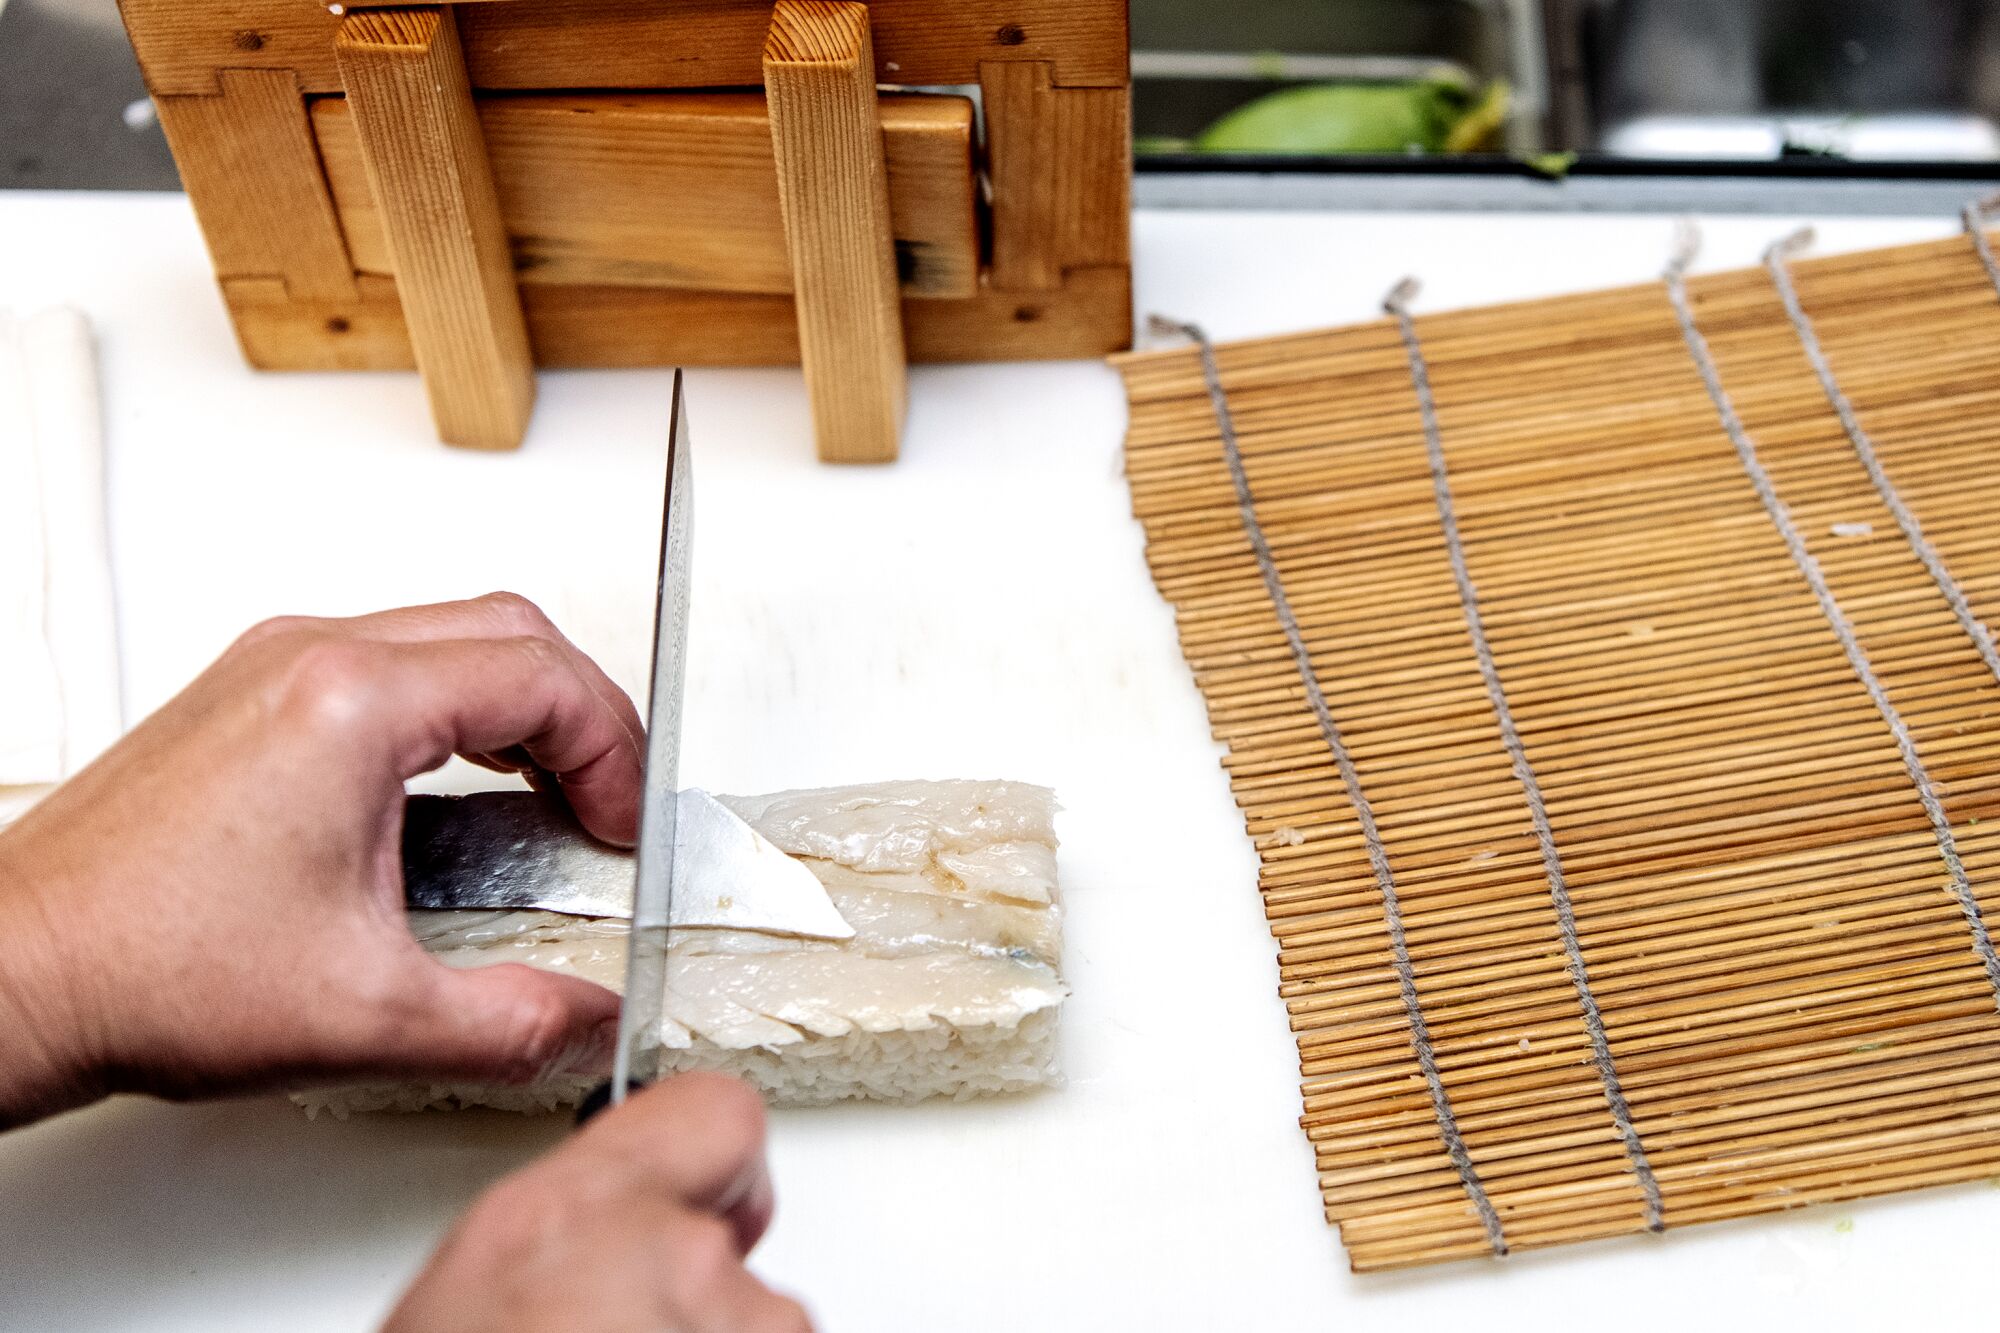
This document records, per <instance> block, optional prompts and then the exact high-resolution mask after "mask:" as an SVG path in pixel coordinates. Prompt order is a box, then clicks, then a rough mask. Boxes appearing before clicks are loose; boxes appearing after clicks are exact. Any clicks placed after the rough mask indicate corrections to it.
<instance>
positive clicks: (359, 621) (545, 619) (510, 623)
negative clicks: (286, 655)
mask: <svg viewBox="0 0 2000 1333" xmlns="http://www.w3.org/2000/svg"><path fill="white" fill-rule="evenodd" d="M288 629H301V630H306V631H309V632H312V633H320V634H327V633H331V634H338V635H342V636H345V637H352V638H360V639H370V640H376V641H379V642H384V643H435V642H440V641H444V640H448V639H509V638H520V637H534V638H540V639H547V640H548V641H549V642H550V643H553V644H554V645H555V646H556V647H557V648H559V649H561V650H562V651H563V653H564V654H565V655H566V656H567V657H568V658H569V659H570V662H571V664H572V665H574V666H575V667H576V670H577V673H578V674H579V675H581V676H582V677H583V680H584V683H585V684H586V685H588V686H590V688H591V689H592V691H593V692H595V693H596V694H597V695H598V697H599V698H601V699H602V700H603V701H604V704H605V706H606V707H608V708H609V709H610V710H611V711H612V713H613V714H614V715H615V716H616V717H617V718H618V720H619V722H620V723H621V724H622V725H623V726H624V728H625V730H626V732H627V734H628V735H630V737H631V739H632V748H633V749H634V750H635V751H638V752H640V753H643V752H644V751H645V747H646V742H645V725H644V724H643V723H642V722H640V720H639V710H638V709H637V708H635V707H634V706H633V704H632V700H631V697H630V696H629V695H627V694H626V693H625V691H624V690H622V689H620V688H619V687H618V684H617V682H616V681H614V680H612V679H611V677H610V676H609V675H607V674H606V673H605V671H604V668H603V667H601V666H599V665H598V664H597V661H596V659H594V658H592V657H591V656H590V654H588V653H586V652H584V651H583V650H582V649H581V648H579V647H577V646H576V645H575V644H574V643H572V642H570V639H569V636H567V635H565V634H564V633H563V632H562V630H560V629H559V628H557V626H556V623H555V621H553V620H552V619H550V618H549V615H548V613H547V612H545V611H543V610H542V608H541V607H539V606H537V605H535V603H534V602H532V601H530V600H529V599H528V598H526V597H523V596H521V595H520V594H519V593H513V592H489V593H487V594H486V595H485V596H483V597H473V598H469V599H467V600H465V601H458V602H432V603H428V604H426V605H422V606H403V607H397V608H395V609H393V610H389V611H375V612H371V613H369V614H368V615H361V616H346V617H335V618H327V619H322V618H319V617H307V616H282V617H279V618H278V619H276V620H271V621H266V622H265V623H264V624H262V625H260V626H258V627H257V629H256V630H254V631H252V633H253V634H261V635H264V636H270V635H273V634H278V633H282V632H284V631H286V630H288ZM468 757H469V758H470V757H474V756H468Z"/></svg>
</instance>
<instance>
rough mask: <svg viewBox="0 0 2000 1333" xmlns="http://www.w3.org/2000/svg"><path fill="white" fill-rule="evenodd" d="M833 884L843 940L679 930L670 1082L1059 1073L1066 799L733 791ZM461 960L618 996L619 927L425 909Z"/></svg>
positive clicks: (860, 1083)
mask: <svg viewBox="0 0 2000 1333" xmlns="http://www.w3.org/2000/svg"><path fill="white" fill-rule="evenodd" d="M720 799H721V801H722V802H723V804H725V805H727V806H728V807H729V808H730V809H732V810H734V811H735V812H736V813H737V814H738V815H740V816H741V817H742V818H743V819H745V820H746V821H747V822H748V823H749V824H750V825H751V826H752V827H753V828H755V829H756V830H757V831H758V832H759V833H761V834H762V835H763V836H764V837H766V838H768V839H769V840H770V841H771V842H772V843H774V844H775V845H776V846H777V847H778V848H780V849H781V850H783V851H784V852H787V853H789V854H790V855H792V856H793V857H795V858H797V859H798V860H800V861H801V862H802V863H803V864H804V865H805V866H806V867H807V868H809V869H810V870H811V871H812V872H813V874H814V875H815V876H816V877H817V878H818V879H819V881H820V883H821V884H822V885H823V886H824V887H825V889H826V892H827V895H828V897H829V898H830V899H831V901H832V903H833V905H834V906H835V908H837V909H838V910H839V912H840V914H841V916H842V917H844V918H845V919H846V921H847V923H848V924H849V925H850V926H852V927H853V928H854V932H855V933H854V937H853V938H852V939H848V940H840V941H833V940H820V939H805V938H801V937H799V936H795V935H781V934H773V933H764V932H757V931H748V930H734V929H720V928H712V927H676V928H675V931H674V935H673V943H672V947H671V949H670V950H669V953H668V960H667V999H666V1006H665V1018H664V1019H663V1021H662V1029H663V1030H662V1031H661V1033H660V1034H659V1035H660V1041H661V1048H662V1049H661V1068H662V1071H663V1073H676V1072H679V1071H681V1070H686V1069H712V1070H720V1071H722V1072H724V1073H729V1074H735V1075H737V1076H739V1077H742V1078H744V1079H747V1080H748V1081H749V1082H750V1083H751V1084H752V1085H754V1086H755V1087H757V1088H758V1089H759V1090H760V1091H762V1092H763V1093H764V1095H765V1098H766V1100H768V1101H769V1102H771V1103H772V1104H774V1105H778V1106H813V1105H822V1104H825V1103H829V1102H835V1101H840V1100H843V1099H847V1098H865V1099H869V1100H875V1101H897V1102H913V1101H921V1100H923V1099H925V1098H929V1097H953V1098H958V1099H965V1098H969V1097H975V1096H981V1095H985V1094H989V1093H1006V1092H1018V1091H1023V1090H1026V1089H1030V1088H1036V1087H1041V1086H1044V1085H1047V1084H1049V1083H1052V1082H1054V1081H1055V1079H1056V1077H1057V1075H1056V1050H1055V1046H1056V1017H1057V1013H1058V1010H1059V1009H1060V1006H1061V1004H1062V1001H1063V999H1064V997H1065V996H1066V995H1067V994H1068V990H1067V988H1066V987H1065V986H1064V985H1063V981H1062V976H1061V963H1062V903H1061V897H1060V893H1059V891H1058V888H1057V884H1056V839H1055V811H1056V804H1055V798H1054V793H1052V792H1050V791H1049V790H1048V789H1047V788H1044V787H1036V786H1029V785H1026V784H1023V783H1014V782H974V781H959V782H893V783H881V784H875V785H870V786H856V787H829V788H822V789H819V790H813V791H791V792H780V793H777V794H775V795H770V796H746V797H734V796H724V797H722V798H720ZM410 926H411V929H412V930H413V931H414V932H415V933H416V936H417V938H418V940H419V941H421V942H422V944H423V946H424V947H425V948H426V949H428V950H429V951H430V952H432V953H433V954H435V955H436V956H437V957H438V958H439V959H441V960H442V961H444V962H445V963H447V964H449V965H451V966H453V967H480V966H485V965H488V964H493V963H527V964H529V965H531V966H534V967H542V968H548V969H550V970H551V971H557V972H567V973H570V974H571V975H574V976H579V977H584V978H587V979H589V980H591V981H595V982H598V983H600V984H602V985H605V986H609V987H611V988H612V989H614V990H615V989H618V988H619V987H620V986H621V985H622V983H623V981H624V969H625V935H626V931H627V924H626V923H625V922H624V921H621V920H615V919H603V918H590V917H577V916H564V915H560V914H557V913H553V912H539V911H499V912H476V911H475V912H468V911H413V912H411V913H410ZM595 1081H596V1080H594V1079H590V1078H584V1077H578V1076H573V1075H563V1076H556V1077H551V1078H548V1079H545V1080H544V1081H542V1082H540V1083H537V1084H534V1085H532V1086H528V1087H518V1086H509V1087H500V1086H481V1085H471V1084H442V1083H441V1084H413V1085H407V1086H376V1087H359V1088H346V1089H336V1090H331V1091H320V1092H310V1093H302V1094H299V1095H298V1096H297V1097H296V1098H295V1100H297V1101H298V1102H299V1103H300V1104H301V1105H303V1106H305V1107H306V1108H307V1109H308V1111H310V1112H315V1113H316V1112H317V1111H319V1110H322V1109H324V1110H331V1111H333V1112H334V1113H336V1114H342V1115H344V1114H346V1113H347V1112H349V1111H356V1110H422V1109H426V1108H432V1107H459V1106H495V1107H502V1108H507V1109H512V1110H520V1111H540V1110H551V1109H554V1108H557V1107H562V1106H567V1105H573V1104H575V1103H576V1102H577V1101H579V1100H581V1099H582V1098H583V1096H585V1095H586V1094H587V1093H588V1092H589V1090H590V1088H591V1087H592V1085H593V1084H594V1083H595Z"/></svg>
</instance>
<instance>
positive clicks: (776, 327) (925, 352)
mask: <svg viewBox="0 0 2000 1333" xmlns="http://www.w3.org/2000/svg"><path fill="white" fill-rule="evenodd" d="M359 283H360V293H361V295H360V300H358V301H344V302H300V301H287V300H285V299H284V297H283V293H282V290H281V289H280V290H273V288H272V287H271V286H270V285H269V284H261V285H259V284H240V283H235V282H228V283H224V285H223V295H224V297H225V299H226V300H227V302H228V305H229V313H230V317H231V318H232V319H233V320H234V321H235V324H236V333H237V338H238V341H239V342H241V344H242V346H243V349H244V355H245V357H246V358H247V359H248V360H249V361H250V363H251V364H252V365H254V366H257V367H259V368H261V369H264V370H409V369H411V368H413V367H414V366H415V364H416V361H415V359H414V358H413V357H412V355H411V352H410V339H409V333H408V331H407V330H406V329H405V327H404V324H403V314H402V308H401V306H400V305H399V304H398V303H397V300H396V284H395V281H394V280H393V279H390V278H383V277H376V276H373V275H370V274H363V275H362V276H361V278H360V280H359ZM521 300H522V304H523V306H524V307H525V309H526V313H527V318H528V335H529V339H530V341H531V343H532V344H533V346H534V352H535V361H536V364H538V365H542V366H548V367H590V366H622V367H647V366H777V365H796V364H797V363H798V359H799V326H798V316H797V315H796V313H795V312H794V311H793V309H792V301H791V298H790V297H787V296H744V295H733V294H726V293H720V292H688V291H676V290H673V289H671V288H665V287H546V286H537V285H529V286H524V287H523V288H521ZM1131 308H1132V285H1131V275H1130V273H1129V272H1128V271H1127V270H1125V269H1122V268H1103V269H1078V270H1076V271H1075V272H1073V273H1071V274H1070V275H1069V281H1068V283H1067V284H1066V285H1065V286H1064V288H1063V289H1062V290H1060V291H1055V292H1039V293H1035V294H1034V295H1032V296H1029V297H1023V296H1022V295H1020V294H1019V293H1011V292H996V291H993V290H992V289H990V288H983V289H981V291H980V294H979V295H978V296H977V297H975V298H973V299H972V300H969V301H907V300H906V301H905V302H904V303H903V336H904V338H905V340H906V342H907V345H908V348H909V354H910V359H911V360H912V361H932V362H936V361H947V362H950V361H993V360H1032V359H1047V358H1067V357H1095V356H1103V355H1104V354H1106V353H1107V352H1111V351H1115V350H1116V349H1118V348H1120V347H1123V346H1125V345H1126V344H1127V342H1129V341H1130V330H1131Z"/></svg>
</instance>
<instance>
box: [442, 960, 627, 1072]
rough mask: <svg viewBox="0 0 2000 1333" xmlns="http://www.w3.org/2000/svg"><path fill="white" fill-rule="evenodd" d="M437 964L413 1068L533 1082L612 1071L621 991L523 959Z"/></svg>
mask: <svg viewBox="0 0 2000 1333" xmlns="http://www.w3.org/2000/svg"><path fill="white" fill-rule="evenodd" d="M433 966H434V967H435V968H436V976H435V986H434V990H435V995H434V997H433V1000H432V1003H431V1010H430V1016H429V1017H430V1021H429V1022H427V1023H426V1024H425V1025H424V1026H425V1031H424V1033H423V1036H422V1039H421V1040H422V1049H421V1050H412V1051H411V1052H410V1057H411V1064H412V1068H413V1071H415V1070H421V1071H422V1072H423V1073H425V1074H428V1075H433V1076H437V1077H450V1078H463V1079H473V1080H478V1081H481V1082H491V1083H504V1084H525V1083H533V1082H535V1081H536V1080H537V1079H540V1078H543V1077H546V1076H548V1075H550V1074H559V1073H567V1074H602V1073H605V1072H606V1071H608V1070H609V1069H610V1067H611V1052H612V1048H613V1046H615V1045H616V1044H617V1039H618V996H617V994H616V993H614V992H612V991H609V990H606V989H605V988H604V987H602V986H599V985H597V984H595V983H594V982H589V981H584V980H582V979H580V978H578V977H569V976H564V975H562V974H561V973H557V972H544V971H542V970H540V969H539V968H533V967H528V966H525V965H524V964H521V963H502V964H500V965H498V966H495V967H475V968H466V969H455V968H449V967H446V966H445V965H444V964H442V963H437V964H434V965H433ZM413 1035H414V1034H413Z"/></svg>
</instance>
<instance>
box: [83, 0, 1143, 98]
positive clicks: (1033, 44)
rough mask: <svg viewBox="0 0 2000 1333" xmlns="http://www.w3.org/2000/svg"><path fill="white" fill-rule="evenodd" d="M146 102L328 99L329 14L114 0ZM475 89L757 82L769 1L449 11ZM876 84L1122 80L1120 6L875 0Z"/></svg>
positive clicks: (581, 3) (268, 0)
mask: <svg viewBox="0 0 2000 1333" xmlns="http://www.w3.org/2000/svg"><path fill="white" fill-rule="evenodd" d="M119 8H120V9H121V11H122V12H123V13H124V16H125V26H126V29H127V31H128V32H130V34H131V36H132V44H133V47H134V48H135V50H136V51H137V52H138V55H139V64H140V68H141V69H142V70H143V71H144V72H145V76H146V87H147V89H148V90H149V91H151V92H152V93H153V94H154V96H156V97H157V96H161V95H165V94H169V93H212V92H214V91H215V75H216V71H217V70H224V69H289V70H292V71H294V72H295V73H296V74H297V76H298V79H299V84H300V86H301V88H302V89H303V90H304V91H306V92H308V93H337V92H339V91H340V90H341V80H340V70H339V67H338V65H337V63H336V62H335V60H334V56H333V38H334V33H335V31H336V29H337V28H338V27H339V24H340V19H339V18H338V16H336V15H334V14H332V13H329V12H328V10H327V7H326V5H325V4H324V3H321V2H320V0H119ZM454 9H456V10H457V11H458V13H459V17H460V23H461V25H462V26H461V34H462V37H463V41H464V44H465V57H466V63H467V66H468V68H469V70H470V73H471V77H472V82H473V85H474V86H475V87H478V88H485V89H513V90H529V89H563V88H621V89H622V88H633V89H667V88H726V87H750V86H754V85H756V84H758V83H760V82H762V80H763V74H762V69H763V59H762V56H763V47H764V33H765V29H766V28H767V27H768V25H769V23H770V17H771V6H770V3H769V0H535V2H534V3H524V2H523V0H514V2H513V3H485V4H467V5H458V6H454ZM869 17H870V21H871V26H872V29H873V33H874V45H875V78H876V80H877V81H878V82H881V83H891V84H896V83H900V84H910V85H917V84H924V85H932V84H970V83H976V82H978V81H979V65H980V62H981V61H985V60H996V59H1008V60H1014V59H1020V60H1046V61H1050V62H1052V63H1053V65H1054V67H1055V78H1056V81H1057V82H1058V83H1060V84H1063V85H1066V86H1075V87H1116V86H1121V85H1123V84H1124V83H1125V82H1126V81H1127V77H1128V68H1129V66H1128V61H1127V50H1128V42H1127V36H1126V26H1125V6H1124V5H1123V4H1122V3H1115V2H1113V3H1107V2H1105V0H1093V2H1092V3H1080V2H1079V0H953V3H949V4H940V3H937V0H874V3H872V4H870V5H869Z"/></svg>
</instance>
